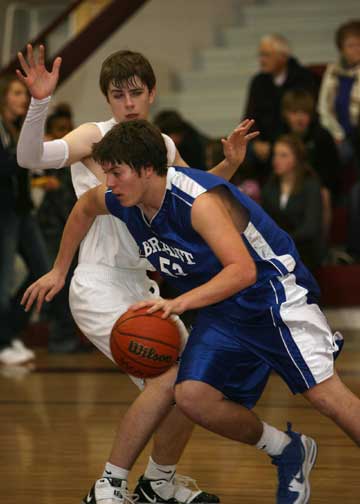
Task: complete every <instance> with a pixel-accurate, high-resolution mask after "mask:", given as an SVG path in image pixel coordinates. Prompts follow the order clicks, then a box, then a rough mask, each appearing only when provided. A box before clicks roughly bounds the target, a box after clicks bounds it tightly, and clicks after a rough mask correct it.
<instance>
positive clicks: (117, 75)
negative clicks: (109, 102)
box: [99, 51, 156, 98]
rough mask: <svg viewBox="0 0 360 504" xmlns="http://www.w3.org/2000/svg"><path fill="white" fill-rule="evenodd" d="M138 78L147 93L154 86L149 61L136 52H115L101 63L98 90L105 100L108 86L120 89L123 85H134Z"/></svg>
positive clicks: (154, 78)
mask: <svg viewBox="0 0 360 504" xmlns="http://www.w3.org/2000/svg"><path fill="white" fill-rule="evenodd" d="M136 77H138V78H139V79H140V80H141V82H142V83H143V84H145V85H146V86H147V88H148V90H149V91H152V90H153V89H154V87H155V84H156V77H155V73H154V70H153V68H152V66H151V65H150V63H149V61H148V60H147V59H146V58H145V56H143V55H142V54H140V53H138V52H133V51H117V52H115V53H113V54H111V55H110V56H109V57H108V58H106V60H105V61H104V62H103V64H102V66H101V71H100V81H99V84H100V89H101V91H102V93H103V95H104V96H105V97H106V98H107V96H108V90H109V86H110V84H113V85H114V86H115V87H117V88H121V87H122V86H123V85H124V84H130V85H134V84H135V82H134V80H135V78H136Z"/></svg>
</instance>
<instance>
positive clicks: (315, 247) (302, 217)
mask: <svg viewBox="0 0 360 504" xmlns="http://www.w3.org/2000/svg"><path fill="white" fill-rule="evenodd" d="M262 204H263V207H264V209H265V211H266V212H268V214H269V215H270V216H271V217H272V218H273V219H274V220H275V222H277V223H278V224H279V225H280V226H281V227H282V228H283V229H285V231H287V232H288V233H289V234H290V235H291V236H292V238H293V239H294V241H295V243H296V246H297V248H298V250H299V253H300V255H301V258H302V260H303V261H304V263H305V264H306V266H307V267H308V268H310V269H311V270H315V269H316V268H317V267H318V266H319V265H320V264H321V262H322V260H323V259H324V256H325V251H326V249H325V243H324V240H323V239H322V237H323V224H322V203H321V188H320V183H319V181H318V178H317V176H316V175H315V173H314V172H313V171H312V170H311V168H310V166H309V165H308V164H307V162H306V149H305V146H304V144H303V143H302V141H301V140H300V139H299V137H298V136H296V135H284V136H281V137H280V138H279V139H278V140H277V141H276V142H275V144H274V156H273V175H272V176H271V177H270V179H269V180H268V182H267V183H266V184H265V186H264V187H263V192H262Z"/></svg>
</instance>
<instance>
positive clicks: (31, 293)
mask: <svg viewBox="0 0 360 504" xmlns="http://www.w3.org/2000/svg"><path fill="white" fill-rule="evenodd" d="M64 284H65V278H64V277H63V275H61V274H60V273H59V272H58V271H56V270H54V269H52V270H51V271H49V273H46V275H43V276H42V277H40V278H39V279H38V280H36V282H34V283H33V284H31V285H30V287H28V288H27V289H26V291H25V293H24V295H23V297H22V299H21V301H20V303H21V304H22V305H23V306H24V309H25V311H29V310H30V308H31V307H32V305H33V304H34V302H35V301H36V311H37V312H40V310H41V307H42V305H43V303H44V301H47V302H49V301H51V300H52V299H53V297H54V296H55V295H56V294H57V293H58V292H59V291H60V290H61V289H62V288H63V287H64Z"/></svg>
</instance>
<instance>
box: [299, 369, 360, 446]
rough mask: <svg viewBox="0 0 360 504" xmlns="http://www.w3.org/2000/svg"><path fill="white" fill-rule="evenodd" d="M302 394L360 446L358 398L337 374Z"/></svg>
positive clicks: (359, 407)
mask: <svg viewBox="0 0 360 504" xmlns="http://www.w3.org/2000/svg"><path fill="white" fill-rule="evenodd" d="M303 395H304V397H305V398H306V399H307V400H308V401H309V402H310V403H311V404H312V405H313V406H314V407H315V408H316V409H317V410H319V411H320V413H322V414H323V415H326V416H328V417H329V418H331V419H332V420H333V421H334V422H335V423H336V424H337V425H338V426H339V427H340V428H341V429H342V430H343V431H344V432H346V434H347V435H348V436H349V437H350V438H351V439H352V440H353V441H354V442H355V443H356V444H357V445H358V446H360V399H359V398H358V397H357V396H356V395H355V394H353V393H352V392H351V390H349V389H348V388H347V387H346V385H345V384H344V383H343V382H342V381H341V379H340V378H339V376H338V375H337V374H335V375H334V376H332V377H331V378H329V379H328V380H325V381H324V382H322V383H319V385H315V387H313V388H311V389H310V390H308V391H307V392H305V393H304V394H303Z"/></svg>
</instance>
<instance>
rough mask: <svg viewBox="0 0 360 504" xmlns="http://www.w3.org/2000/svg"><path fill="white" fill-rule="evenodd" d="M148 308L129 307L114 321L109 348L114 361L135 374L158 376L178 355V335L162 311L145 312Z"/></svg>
mask: <svg viewBox="0 0 360 504" xmlns="http://www.w3.org/2000/svg"><path fill="white" fill-rule="evenodd" d="M147 310H148V308H141V309H140V310H137V311H133V310H128V311H127V312H126V313H124V314H123V315H122V316H121V317H120V318H119V319H118V320H117V321H116V322H115V324H114V327H113V328H112V331H111V338H110V348H111V353H112V355H113V357H114V360H115V362H116V363H117V365H118V366H119V367H120V368H121V369H122V370H123V371H124V372H125V373H127V374H131V375H133V376H136V377H138V378H151V377H153V376H158V375H160V374H161V373H164V371H166V370H167V369H169V368H170V367H171V366H172V365H173V364H174V362H176V359H177V358H178V356H179V352H180V348H181V337H180V333H179V330H178V328H177V326H176V324H175V322H173V321H172V320H171V319H162V318H161V316H162V313H163V312H162V311H157V312H155V313H152V314H149V313H146V311H147Z"/></svg>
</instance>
